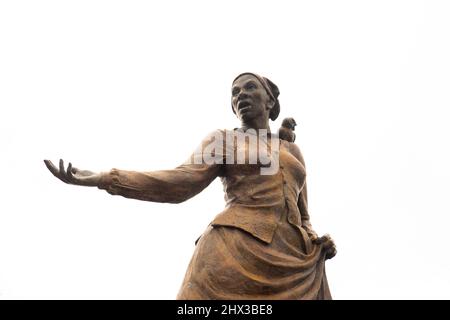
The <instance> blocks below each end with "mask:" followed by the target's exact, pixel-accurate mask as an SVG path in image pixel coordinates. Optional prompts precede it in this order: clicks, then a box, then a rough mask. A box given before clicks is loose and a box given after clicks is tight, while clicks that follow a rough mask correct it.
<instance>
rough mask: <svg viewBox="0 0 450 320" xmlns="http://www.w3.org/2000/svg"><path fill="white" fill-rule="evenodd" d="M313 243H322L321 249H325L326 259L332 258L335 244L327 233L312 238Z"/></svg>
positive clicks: (334, 253) (334, 252)
mask: <svg viewBox="0 0 450 320" xmlns="http://www.w3.org/2000/svg"><path fill="white" fill-rule="evenodd" d="M312 241H313V243H314V244H322V245H323V250H325V257H326V259H331V258H333V257H334V256H335V255H336V253H337V250H336V245H335V244H334V240H333V239H332V238H331V236H330V235H329V234H326V235H323V236H322V237H317V238H315V239H313V240H312Z"/></svg>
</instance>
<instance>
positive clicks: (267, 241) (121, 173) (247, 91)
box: [44, 73, 336, 299]
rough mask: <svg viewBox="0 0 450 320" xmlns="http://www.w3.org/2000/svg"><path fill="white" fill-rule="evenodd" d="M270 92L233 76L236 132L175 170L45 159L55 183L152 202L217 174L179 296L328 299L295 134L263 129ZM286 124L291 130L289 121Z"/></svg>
mask: <svg viewBox="0 0 450 320" xmlns="http://www.w3.org/2000/svg"><path fill="white" fill-rule="evenodd" d="M278 95H279V90H278V87H277V86H276V85H275V84H274V83H273V82H272V81H270V80H269V79H267V78H264V77H261V76H259V75H257V74H254V73H243V74H240V75H239V76H237V77H236V78H235V79H234V81H233V84H232V98H231V106H232V110H233V112H234V113H235V114H236V115H237V117H238V118H239V120H240V121H241V128H239V129H234V130H217V131H215V132H213V133H211V134H210V135H208V136H207V137H206V138H205V139H204V140H203V141H202V143H201V144H200V146H199V148H198V149H197V150H196V151H195V152H194V153H193V154H192V156H191V157H190V158H189V160H188V161H186V162H185V163H183V164H182V165H180V166H178V167H177V168H175V169H173V170H160V171H152V172H136V171H125V170H118V169H112V170H111V171H109V172H104V173H94V172H91V171H86V170H79V169H77V168H74V167H72V164H71V163H69V165H68V167H67V169H66V168H65V166H64V162H63V160H60V162H59V168H57V167H55V166H54V165H53V164H52V163H51V161H49V160H44V162H45V164H46V166H47V168H48V169H49V170H50V171H51V172H52V173H53V175H54V176H56V177H57V178H59V179H60V180H62V181H63V182H66V183H69V184H75V185H82V186H91V187H98V188H100V189H103V190H106V191H107V192H109V193H110V194H113V195H121V196H124V197H127V198H134V199H140V200H146V201H155V202H168V203H179V202H182V201H185V200H187V199H189V198H191V197H193V196H195V195H196V194H198V193H199V192H201V191H202V190H203V189H204V188H206V187H207V186H208V185H209V184H210V183H211V182H212V181H213V180H214V179H215V178H217V177H220V178H221V180H222V183H223V186H224V191H225V200H226V207H225V209H224V210H223V211H222V212H221V213H219V214H218V215H217V216H216V217H215V218H214V219H213V221H212V222H211V224H210V225H209V226H208V228H207V229H206V230H205V232H204V233H203V235H202V236H201V237H200V238H199V240H198V242H197V243H196V248H195V251H194V254H193V257H192V259H191V261H190V264H189V267H188V270H187V272H186V275H185V278H184V281H183V283H182V285H181V288H180V291H179V293H178V296H177V299H331V294H330V290H329V288H328V282H327V278H326V275H325V260H326V259H329V258H332V257H333V256H334V255H335V254H336V247H335V245H334V242H333V240H332V239H331V238H330V236H328V235H325V236H322V237H318V236H317V234H316V233H315V232H314V230H313V229H312V226H311V223H310V218H309V214H308V206H307V190H306V172H305V163H304V160H303V156H302V154H301V152H300V149H299V148H298V146H297V145H296V144H294V143H293V142H292V141H293V139H295V135H294V136H292V135H288V136H287V138H284V139H280V137H278V135H276V134H272V133H270V127H269V119H271V120H275V119H276V118H277V117H278V114H279V112H280V104H279V101H278ZM285 124H286V126H285V127H286V129H288V130H293V129H294V128H293V126H295V121H294V120H293V119H292V121H291V120H289V121H286V123H285ZM283 126H284V125H283ZM282 131H283V130H282ZM291 133H293V132H291ZM242 137H243V139H241V138H242ZM253 138H257V139H253ZM252 141H253V142H256V144H252ZM255 146H256V149H255ZM263 149H264V150H263ZM261 150H263V151H264V152H261ZM262 154H264V155H265V157H263V156H261V155H262ZM255 155H258V157H256V158H257V160H255V159H253V158H255V157H254V156H255ZM260 156H261V157H260ZM268 169H271V170H268ZM264 170H267V171H264Z"/></svg>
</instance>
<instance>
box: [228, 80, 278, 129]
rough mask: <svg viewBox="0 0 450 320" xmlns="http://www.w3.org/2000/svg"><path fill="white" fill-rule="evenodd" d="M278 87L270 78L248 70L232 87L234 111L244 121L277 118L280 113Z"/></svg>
mask: <svg viewBox="0 0 450 320" xmlns="http://www.w3.org/2000/svg"><path fill="white" fill-rule="evenodd" d="M279 94H280V91H279V90H278V87H277V86H276V85H275V84H274V83H273V82H272V81H270V80H269V79H267V78H264V77H261V76H259V75H257V74H254V73H250V72H246V73H241V74H240V75H238V76H237V77H236V78H235V79H234V81H233V85H232V87H231V106H232V109H233V112H234V113H235V114H236V115H237V117H238V118H239V119H240V120H241V121H242V122H244V123H251V122H255V121H256V122H261V121H268V119H269V118H270V119H272V120H275V119H276V118H277V117H278V114H279V113H280V103H279V101H278V95H279Z"/></svg>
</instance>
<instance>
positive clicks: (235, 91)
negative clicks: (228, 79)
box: [231, 88, 239, 96]
mask: <svg viewBox="0 0 450 320" xmlns="http://www.w3.org/2000/svg"><path fill="white" fill-rule="evenodd" d="M238 93H239V89H237V88H236V89H233V91H231V94H232V95H233V96H235V95H237V94H238Z"/></svg>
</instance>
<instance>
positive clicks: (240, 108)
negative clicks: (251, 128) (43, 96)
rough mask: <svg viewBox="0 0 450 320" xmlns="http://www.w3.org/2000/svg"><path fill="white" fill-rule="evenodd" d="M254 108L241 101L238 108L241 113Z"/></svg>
mask: <svg viewBox="0 0 450 320" xmlns="http://www.w3.org/2000/svg"><path fill="white" fill-rule="evenodd" d="M251 107H252V105H251V104H250V102H248V101H246V100H243V101H239V102H238V104H237V108H238V110H239V111H240V112H243V111H245V110H248V109H250V108H251Z"/></svg>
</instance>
